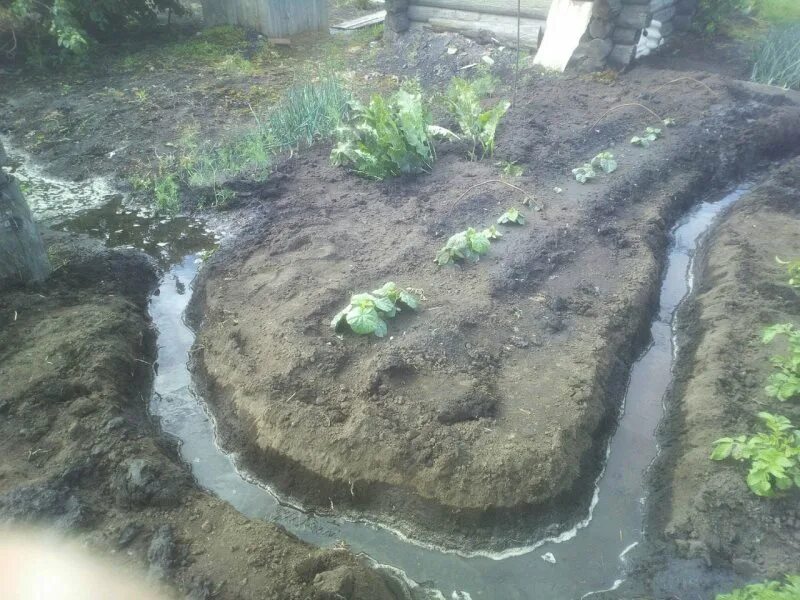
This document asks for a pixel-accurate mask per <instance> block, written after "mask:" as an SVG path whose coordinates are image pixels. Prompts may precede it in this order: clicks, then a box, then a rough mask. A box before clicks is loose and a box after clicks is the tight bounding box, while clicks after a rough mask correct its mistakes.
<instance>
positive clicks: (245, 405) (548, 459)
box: [196, 68, 800, 545]
mask: <svg viewBox="0 0 800 600" xmlns="http://www.w3.org/2000/svg"><path fill="white" fill-rule="evenodd" d="M679 75H680V74H679V73H670V72H667V71H652V70H648V69H646V68H640V69H638V70H637V71H635V73H634V74H632V75H631V76H630V77H629V78H625V79H621V80H619V81H618V82H617V84H616V85H615V86H613V87H607V86H605V85H603V84H601V83H595V82H593V81H591V80H586V79H577V78H573V79H570V78H563V79H552V80H547V82H546V84H545V85H539V84H536V85H534V84H527V85H525V86H524V87H523V88H521V90H520V97H521V98H523V99H524V100H523V101H522V102H521V103H520V105H519V106H518V107H517V109H516V110H515V111H514V112H513V113H512V114H511V115H510V116H509V118H508V120H507V121H506V122H505V124H504V127H503V128H502V131H501V133H500V135H499V139H498V144H497V146H498V155H499V157H502V158H506V157H507V158H509V159H513V160H517V161H518V162H519V164H521V165H522V166H523V167H524V168H525V176H524V177H522V178H520V179H518V180H515V182H514V183H515V185H518V186H521V187H522V188H525V189H526V190H528V191H529V193H530V194H531V195H532V196H534V197H535V203H536V204H538V205H540V206H541V207H542V210H541V211H540V212H534V211H533V210H532V209H526V208H525V207H523V206H521V204H520V202H521V200H522V195H519V194H516V193H515V192H512V191H509V190H507V189H505V188H504V187H502V186H499V185H488V186H483V187H481V188H479V189H474V190H472V191H469V190H470V188H471V186H473V185H475V184H478V183H481V182H485V181H488V180H492V179H497V178H498V170H497V169H496V167H494V166H493V165H492V163H491V162H489V161H485V162H480V163H470V162H469V161H467V160H466V159H465V158H464V157H463V155H462V153H461V152H460V151H459V150H457V149H455V148H441V149H440V160H439V161H438V162H437V164H436V165H435V167H434V169H433V172H432V173H431V174H429V175H425V176H422V177H417V178H409V179H402V180H395V181H390V182H384V183H374V182H367V181H363V180H360V179H358V178H357V177H355V176H353V175H350V174H347V173H346V172H344V171H343V170H341V169H337V168H334V167H331V166H329V164H328V160H327V150H326V149H318V150H316V151H312V152H309V153H307V154H305V155H304V156H302V157H300V158H298V159H297V160H296V161H294V162H293V163H291V164H290V165H288V166H287V168H286V170H285V172H284V173H283V174H282V179H281V180H280V186H278V187H277V188H271V189H270V191H269V192H268V193H267V194H266V195H265V196H264V197H263V200H264V202H263V204H261V205H260V206H259V207H258V208H257V209H254V210H253V211H252V218H251V220H250V222H249V223H247V224H246V225H245V226H244V231H243V232H242V234H240V235H239V236H238V237H237V239H236V240H235V243H232V244H230V245H229V246H228V247H227V248H225V249H224V250H223V251H221V252H219V253H218V254H217V256H216V260H214V261H213V262H212V265H211V267H210V268H209V269H207V270H205V276H204V278H203V282H202V285H201V287H200V288H199V292H198V294H197V296H196V300H197V302H198V308H199V309H201V310H202V312H203V314H204V321H203V327H202V330H201V332H200V336H199V338H198V349H199V350H200V352H199V353H198V354H199V356H200V357H201V370H200V372H199V374H200V375H201V377H204V378H205V379H206V383H207V384H208V388H209V395H208V399H209V400H210V401H211V402H212V403H213V405H214V407H215V409H216V411H217V413H218V417H219V418H220V422H221V423H222V426H223V430H225V431H226V433H227V437H228V444H229V445H230V446H231V447H232V448H236V449H237V450H242V451H243V452H244V454H245V456H246V459H247V462H248V467H250V468H251V469H253V470H254V471H255V472H257V473H259V474H260V475H262V476H264V477H268V478H269V480H270V481H273V482H276V483H278V484H279V487H280V488H281V489H282V490H283V491H284V492H286V493H289V494H292V495H295V496H298V497H300V498H301V499H303V500H305V501H307V502H310V503H314V504H316V505H318V506H321V507H327V506H329V505H330V503H331V502H333V503H334V504H335V505H336V506H337V507H341V506H348V505H349V506H351V507H353V508H357V509H359V510H361V511H364V510H366V511H371V512H377V513H379V514H380V518H382V519H388V520H392V521H395V522H398V524H399V525H401V526H403V525H405V526H406V527H407V528H409V529H413V528H414V525H408V523H407V522H408V521H410V522H412V523H413V524H415V525H418V524H420V523H421V524H424V525H425V526H427V527H429V528H433V530H434V531H435V532H436V533H433V534H431V533H429V532H426V533H419V532H416V533H417V534H419V535H424V536H436V535H437V534H439V533H441V534H443V535H445V536H447V537H449V538H450V541H451V542H452V541H453V539H457V537H458V528H459V527H461V526H467V527H469V536H470V540H471V542H472V544H474V543H475V542H476V540H481V539H482V540H484V541H483V542H482V543H488V544H497V545H502V544H503V538H504V536H505V535H506V534H507V533H508V532H509V531H512V530H517V529H518V528H520V527H521V526H522V524H523V523H524V524H525V525H526V528H527V531H528V532H529V535H531V536H535V535H536V534H537V533H539V532H538V531H532V527H531V521H533V523H534V524H536V523H538V524H539V525H542V526H544V525H549V524H550V523H552V522H553V520H554V519H556V518H558V519H560V520H561V522H567V523H568V522H569V521H570V518H572V517H574V516H576V515H577V514H581V513H582V512H583V511H584V510H585V507H586V504H587V503H588V501H589V494H588V493H587V492H588V486H589V485H591V481H593V479H594V476H595V475H596V474H597V473H598V471H599V468H600V461H599V458H600V456H601V454H602V452H603V448H604V442H605V439H606V437H607V433H608V431H609V429H610V427H611V423H612V420H613V415H614V414H615V413H616V407H617V406H618V403H619V401H620V397H621V388H622V386H623V385H624V382H625V379H626V375H627V371H628V367H629V365H630V363H631V362H632V360H633V359H634V358H635V357H636V355H637V353H638V351H639V350H640V349H641V347H642V346H643V344H644V342H645V340H644V339H643V335H644V334H643V332H645V331H646V327H647V325H648V323H649V319H650V316H651V312H652V309H653V302H654V297H655V294H656V293H657V291H658V284H659V276H660V270H661V263H662V259H663V256H664V248H665V244H666V231H667V229H668V227H669V226H670V224H671V223H672V222H673V220H674V218H675V217H676V216H677V215H678V214H679V213H680V211H681V210H682V209H683V208H684V207H686V206H688V205H689V204H691V203H692V202H694V201H696V200H697V198H698V197H699V196H701V195H703V194H704V193H705V192H706V191H707V190H708V189H710V188H712V187H713V186H715V185H720V184H722V185H727V184H729V182H730V181H731V178H733V177H741V176H742V175H743V174H744V173H745V172H747V171H748V170H750V169H751V168H752V167H753V166H755V163H757V162H758V161H759V160H761V159H762V158H763V157H775V156H780V155H782V154H784V153H791V152H793V151H796V148H797V140H798V139H800V138H799V137H798V136H800V110H798V108H797V106H795V105H791V102H790V101H789V100H787V99H786V98H782V99H777V100H776V99H775V98H773V97H771V96H759V94H757V93H754V92H752V91H751V90H750V89H749V88H746V87H743V86H736V85H733V84H730V83H727V82H725V81H723V80H720V79H718V78H716V77H704V82H705V84H706V85H708V86H709V87H710V89H711V90H712V91H708V90H707V89H706V88H705V87H704V86H702V85H698V84H697V83H696V82H691V81H682V82H677V83H676V84H669V85H678V86H680V87H679V88H677V89H675V92H674V94H665V95H659V97H658V98H657V99H654V101H653V102H652V106H653V107H654V109H655V110H657V111H660V113H661V114H662V115H664V116H672V115H676V116H677V118H678V120H679V122H680V126H679V127H677V128H675V129H670V130H669V131H668V133H667V136H666V139H664V140H663V141H661V142H659V143H658V144H656V145H654V147H652V148H651V149H649V150H646V151H642V150H639V149H636V148H632V147H631V146H629V145H628V144H627V139H628V138H629V137H630V136H631V135H633V134H635V133H637V132H638V130H640V129H642V128H643V127H644V125H645V124H646V123H647V119H640V115H639V114H637V113H634V115H633V116H632V115H631V113H626V112H625V109H623V110H622V111H619V112H613V113H612V114H611V115H609V116H607V117H606V118H605V119H604V120H603V121H602V123H600V124H599V125H595V123H596V122H597V121H598V119H600V117H601V116H602V115H603V114H604V113H605V112H606V111H607V109H608V108H610V107H612V106H615V105H618V104H626V103H629V102H634V101H637V100H638V99H640V98H641V97H642V96H646V95H647V92H648V90H653V89H654V88H655V87H657V86H659V85H661V84H665V83H667V82H669V81H671V80H674V79H677V78H678V76H679ZM696 77H703V76H702V75H697V74H695V78H696ZM687 84H688V85H687ZM669 85H668V86H667V87H669ZM745 140H746V143H745ZM608 147H611V149H612V150H613V151H614V152H615V153H616V154H617V157H618V158H619V160H620V165H621V167H620V170H619V171H618V172H617V173H615V174H614V175H613V176H612V177H607V178H601V179H600V180H599V181H598V182H596V183H593V184H591V185H587V186H580V185H578V184H576V183H575V182H574V181H570V179H571V178H570V174H569V170H570V169H571V168H572V167H573V166H578V165H580V164H581V163H583V162H585V161H586V160H588V159H589V158H591V157H592V156H593V155H594V154H596V153H597V152H599V151H601V150H603V149H606V148H608ZM555 186H559V187H562V188H564V192H563V193H561V194H557V193H555V192H554V191H553V189H554V187H555ZM464 191H468V193H466V194H465V195H463V197H462V196H461V194H462V192H464ZM510 206H517V207H519V208H521V209H522V210H523V211H526V210H527V212H528V213H529V219H530V223H529V225H527V226H524V227H516V228H513V227H508V228H504V233H505V234H506V235H505V237H504V238H503V239H502V240H501V241H499V242H497V243H496V244H494V245H493V246H492V250H491V252H490V254H489V255H488V256H487V257H486V258H485V259H483V260H481V262H480V263H478V264H477V265H465V266H457V267H446V268H439V267H437V266H436V265H434V264H433V262H432V259H433V256H434V255H435V253H436V250H437V249H438V248H439V247H441V246H442V245H443V244H444V241H445V240H446V238H447V237H448V236H449V235H451V234H452V233H454V232H456V231H459V230H462V229H464V228H466V227H467V226H476V227H479V226H485V225H488V224H490V223H492V222H493V221H494V220H495V219H496V217H497V216H499V215H500V214H501V213H502V212H503V211H504V210H505V209H506V208H507V207H510ZM388 280H392V281H395V282H397V283H398V284H400V285H401V286H404V287H406V286H407V287H411V288H415V289H419V290H422V292H423V293H424V295H425V298H426V300H425V302H424V304H423V309H422V310H421V311H420V313H419V314H416V315H411V314H403V315H402V316H401V317H400V318H398V319H396V320H394V321H392V322H390V336H391V337H390V338H388V339H385V340H376V339H374V338H368V337H362V338H359V337H356V336H352V335H344V336H336V335H333V333H332V332H331V331H330V330H329V328H328V322H329V320H330V318H331V316H332V315H333V314H335V313H336V312H337V311H338V309H339V308H340V307H341V305H343V304H344V303H345V302H346V301H347V299H348V298H349V296H350V294H352V293H354V292H358V291H368V290H371V289H375V288H377V287H379V286H380V285H381V284H382V283H384V282H385V281H388ZM404 521H406V523H403V522H404ZM476 525H477V526H478V527H477V528H476V527H475V526H476ZM534 529H535V528H534ZM518 535H519V534H518V533H517V539H519V537H518Z"/></svg>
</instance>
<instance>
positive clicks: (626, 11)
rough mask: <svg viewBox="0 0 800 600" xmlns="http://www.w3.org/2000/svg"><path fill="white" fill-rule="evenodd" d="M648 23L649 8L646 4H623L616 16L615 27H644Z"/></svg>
mask: <svg viewBox="0 0 800 600" xmlns="http://www.w3.org/2000/svg"><path fill="white" fill-rule="evenodd" d="M649 24H650V9H649V7H648V6H639V5H628V6H623V7H622V10H621V11H620V13H619V16H618V17H617V27H627V28H628V29H644V28H645V27H647V26H648V25H649Z"/></svg>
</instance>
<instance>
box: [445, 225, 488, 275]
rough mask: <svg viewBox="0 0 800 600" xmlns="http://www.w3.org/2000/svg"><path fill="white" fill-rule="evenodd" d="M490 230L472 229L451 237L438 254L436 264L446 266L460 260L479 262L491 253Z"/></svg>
mask: <svg viewBox="0 0 800 600" xmlns="http://www.w3.org/2000/svg"><path fill="white" fill-rule="evenodd" d="M490 233H491V231H490V230H489V229H487V230H485V231H476V230H475V228H474V227H470V228H469V229H467V230H466V231H460V232H459V233H457V234H455V235H453V236H451V237H450V238H449V239H448V240H447V243H446V244H445V245H444V248H442V249H441V250H439V252H437V253H436V259H435V260H436V264H438V265H439V266H444V265H447V264H450V263H454V262H457V261H460V260H466V261H469V262H478V261H479V260H480V257H481V256H483V255H484V254H486V253H487V252H489V247H490V246H491V245H492V243H491V242H490V241H489V235H488V234H490Z"/></svg>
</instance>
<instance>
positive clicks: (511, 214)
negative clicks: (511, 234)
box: [497, 208, 525, 225]
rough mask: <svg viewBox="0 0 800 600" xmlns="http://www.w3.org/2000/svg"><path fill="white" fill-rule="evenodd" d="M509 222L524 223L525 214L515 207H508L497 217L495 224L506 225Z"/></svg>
mask: <svg viewBox="0 0 800 600" xmlns="http://www.w3.org/2000/svg"><path fill="white" fill-rule="evenodd" d="M509 223H515V224H517V225H525V215H523V214H522V213H521V212H519V211H518V210H517V209H516V208H509V209H508V210H507V211H506V212H504V213H503V214H502V215H500V218H499V219H497V224H498V225H507V224H509Z"/></svg>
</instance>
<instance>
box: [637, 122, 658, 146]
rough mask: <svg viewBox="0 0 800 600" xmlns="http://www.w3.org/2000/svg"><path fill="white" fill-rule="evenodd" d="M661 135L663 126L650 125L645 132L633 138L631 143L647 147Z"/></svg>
mask: <svg viewBox="0 0 800 600" xmlns="http://www.w3.org/2000/svg"><path fill="white" fill-rule="evenodd" d="M660 137H661V128H660V127H648V128H647V129H645V130H644V133H643V134H642V135H641V136H638V135H635V136H633V137H632V138H631V144H633V145H634V146H641V147H642V148H647V147H648V146H649V145H650V144H652V143H653V142H655V141H656V140H657V139H658V138H660Z"/></svg>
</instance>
